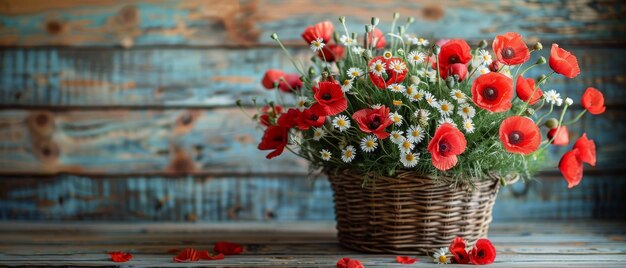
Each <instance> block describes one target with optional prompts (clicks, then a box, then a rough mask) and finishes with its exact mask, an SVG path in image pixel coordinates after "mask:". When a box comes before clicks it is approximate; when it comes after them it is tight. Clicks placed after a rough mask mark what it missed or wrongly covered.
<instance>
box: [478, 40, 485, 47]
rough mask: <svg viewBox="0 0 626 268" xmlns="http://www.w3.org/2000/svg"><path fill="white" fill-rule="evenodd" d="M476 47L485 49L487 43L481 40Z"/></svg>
mask: <svg viewBox="0 0 626 268" xmlns="http://www.w3.org/2000/svg"><path fill="white" fill-rule="evenodd" d="M478 47H479V48H486V47H487V41H485V40H481V41H480V43H478Z"/></svg>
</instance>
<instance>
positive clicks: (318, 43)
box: [311, 38, 326, 52]
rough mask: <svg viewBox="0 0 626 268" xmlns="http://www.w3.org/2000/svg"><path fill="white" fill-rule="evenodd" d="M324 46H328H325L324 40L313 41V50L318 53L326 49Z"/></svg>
mask: <svg viewBox="0 0 626 268" xmlns="http://www.w3.org/2000/svg"><path fill="white" fill-rule="evenodd" d="M324 46H326V44H324V39H322V38H317V39H315V40H313V41H311V50H313V51H315V52H317V51H320V50H322V48H324Z"/></svg>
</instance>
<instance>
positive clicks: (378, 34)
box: [367, 28, 387, 49]
mask: <svg viewBox="0 0 626 268" xmlns="http://www.w3.org/2000/svg"><path fill="white" fill-rule="evenodd" d="M372 36H373V37H374V40H373V41H372ZM367 38H368V39H367V43H368V44H374V47H375V48H376V49H383V48H385V46H386V45H387V40H385V34H383V32H382V31H381V30H379V29H378V28H374V34H371V33H367Z"/></svg>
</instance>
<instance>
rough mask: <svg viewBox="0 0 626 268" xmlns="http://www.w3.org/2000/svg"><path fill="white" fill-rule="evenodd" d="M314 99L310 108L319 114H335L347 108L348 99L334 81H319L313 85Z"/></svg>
mask: <svg viewBox="0 0 626 268" xmlns="http://www.w3.org/2000/svg"><path fill="white" fill-rule="evenodd" d="M313 92H314V93H315V96H314V97H315V100H316V101H317V103H315V104H313V106H312V107H311V110H313V111H315V112H316V114H319V115H324V116H326V115H336V114H338V113H341V112H343V111H344V110H346V108H348V100H347V99H346V97H345V96H344V94H343V91H342V90H341V86H340V85H339V84H337V83H335V82H327V81H324V82H320V83H319V84H317V87H313Z"/></svg>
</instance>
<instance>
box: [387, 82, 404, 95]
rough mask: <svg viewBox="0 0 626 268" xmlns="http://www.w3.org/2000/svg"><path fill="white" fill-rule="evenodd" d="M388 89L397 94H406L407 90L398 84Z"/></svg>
mask: <svg viewBox="0 0 626 268" xmlns="http://www.w3.org/2000/svg"><path fill="white" fill-rule="evenodd" d="M387 88H388V89H389V91H391V92H395V93H404V92H405V91H406V88H405V87H404V86H403V85H402V84H396V83H393V84H391V85H389V86H388V87H387Z"/></svg>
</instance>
